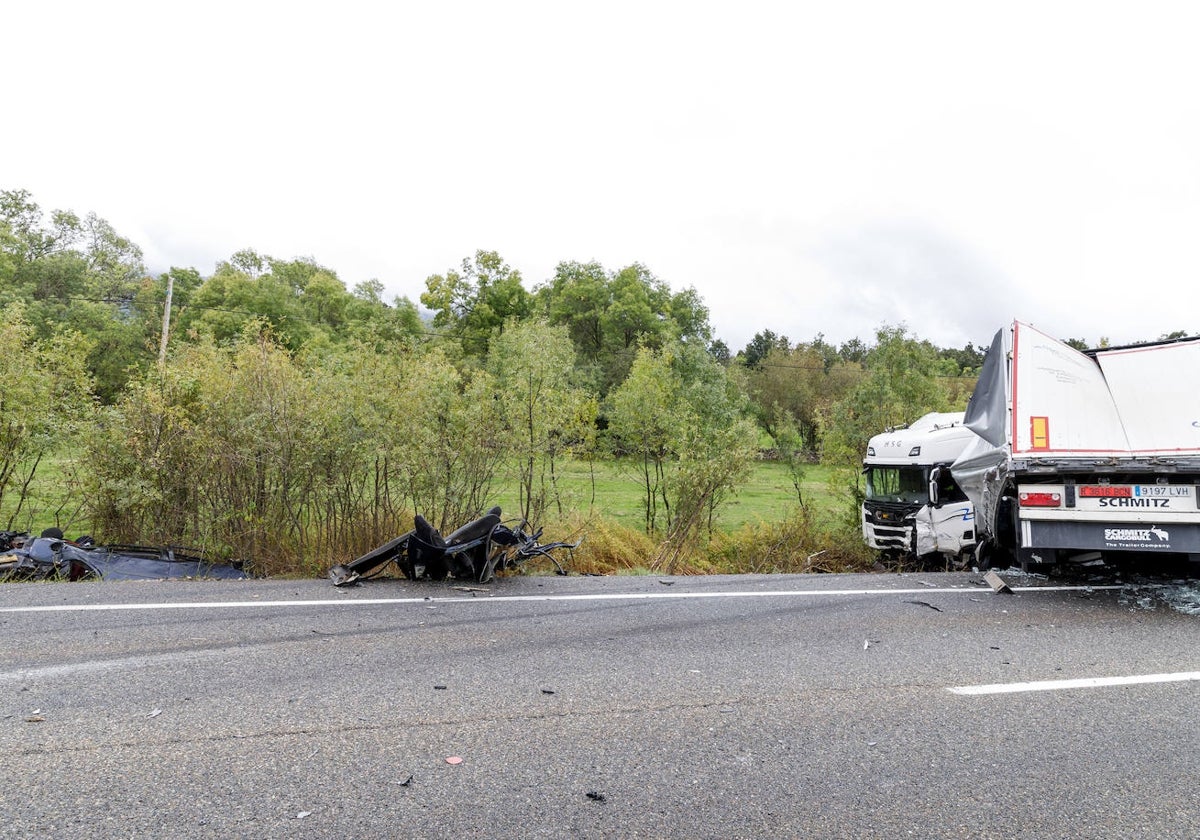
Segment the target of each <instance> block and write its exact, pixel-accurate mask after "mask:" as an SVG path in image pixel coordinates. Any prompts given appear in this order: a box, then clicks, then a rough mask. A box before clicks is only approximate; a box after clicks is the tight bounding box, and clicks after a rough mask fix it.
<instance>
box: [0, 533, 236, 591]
mask: <svg viewBox="0 0 1200 840" xmlns="http://www.w3.org/2000/svg"><path fill="white" fill-rule="evenodd" d="M247 577H249V575H248V574H246V572H244V571H243V570H242V568H241V565H240V563H237V562H230V563H217V562H213V561H211V560H208V559H206V558H205V557H203V556H201V555H200V553H199V552H197V551H195V550H194V549H183V548H179V547H177V546H161V547H157V546H156V547H152V546H139V545H96V544H95V543H94V542H93V540H92V539H91V538H90V537H79V538H78V539H75V540H67V539H64V538H63V535H62V532H61V531H59V530H58V529H57V528H47V529H46V530H45V531H43V532H42V533H41V536H38V537H31V536H30V535H29V534H27V533H14V532H12V531H0V581H21V580H69V581H76V580H162V579H165V578H222V579H225V580H230V579H243V578H247Z"/></svg>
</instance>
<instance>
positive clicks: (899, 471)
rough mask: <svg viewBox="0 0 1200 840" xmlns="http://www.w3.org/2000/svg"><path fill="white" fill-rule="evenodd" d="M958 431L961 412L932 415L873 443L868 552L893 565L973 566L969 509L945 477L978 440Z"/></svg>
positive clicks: (866, 512) (865, 523)
mask: <svg viewBox="0 0 1200 840" xmlns="http://www.w3.org/2000/svg"><path fill="white" fill-rule="evenodd" d="M962 423H963V413H962V412H957V413H937V412H933V413H930V414H926V415H925V416H923V417H921V418H920V419H919V420H916V421H915V422H913V423H911V424H910V425H908V426H904V427H902V428H895V429H888V430H887V431H885V432H883V433H882V434H878V435H875V437H873V438H871V440H870V442H869V444H868V445H867V456H866V458H864V459H863V474H864V476H865V477H866V496H865V498H864V499H863V504H862V532H863V539H865V540H866V542H867V545H869V546H870V547H871V548H873V549H876V550H878V551H880V552H883V553H884V554H886V555H890V556H893V557H906V558H928V557H930V556H932V555H939V554H940V555H942V556H943V557H944V558H945V559H946V560H948V561H951V562H957V563H964V562H967V561H969V560H970V559H971V558H972V556H973V553H974V550H975V510H974V506H973V505H972V504H971V502H970V500H969V499H968V498H967V496H966V494H965V493H963V491H962V490H961V489H960V488H959V486H958V484H957V483H956V482H955V480H954V478H953V476H951V474H950V464H952V463H954V461H955V460H956V459H957V458H958V456H959V455H960V454H962V452H963V450H964V449H965V448H966V447H967V446H968V444H970V443H971V442H972V441H973V440H974V439H975V433H974V432H972V431H971V430H970V429H968V428H966V427H965V426H963V425H962Z"/></svg>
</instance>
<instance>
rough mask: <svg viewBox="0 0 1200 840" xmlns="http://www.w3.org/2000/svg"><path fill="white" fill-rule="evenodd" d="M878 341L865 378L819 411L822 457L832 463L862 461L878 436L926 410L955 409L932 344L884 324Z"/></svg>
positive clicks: (872, 352) (867, 362)
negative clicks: (938, 375)
mask: <svg viewBox="0 0 1200 840" xmlns="http://www.w3.org/2000/svg"><path fill="white" fill-rule="evenodd" d="M875 340H876V343H875V345H874V346H873V347H872V348H871V350H870V351H868V353H867V358H866V375H865V377H864V378H863V379H861V380H860V381H859V382H858V383H857V384H856V385H855V387H854V388H853V390H851V391H850V392H849V393H848V394H847V395H846V396H845V397H844V398H843V399H841V400H839V401H838V402H837V403H835V404H833V405H832V406H830V407H829V408H828V409H827V410H825V411H823V412H821V414H820V416H819V422H820V425H821V430H822V456H823V459H825V460H827V461H828V462H830V463H834V464H841V465H844V466H856V465H857V464H858V463H859V462H860V461H861V459H862V455H863V452H864V451H865V450H866V445H867V441H868V440H869V439H870V438H871V436H872V435H875V434H878V433H879V432H881V431H882V430H883V429H885V428H887V427H889V426H899V425H901V424H904V423H908V422H910V421H912V420H915V419H917V418H918V417H920V416H921V415H923V414H925V413H926V412H929V411H948V410H950V409H951V408H952V404H951V402H950V397H949V394H948V392H947V390H946V388H945V387H944V386H943V384H942V383H941V382H939V380H938V378H937V375H936V370H937V365H938V358H937V352H936V349H935V348H934V347H933V346H932V345H930V344H929V343H928V342H921V341H918V340H917V339H915V338H913V337H911V336H910V335H909V334H908V330H907V328H906V327H904V326H894V327H893V326H886V325H885V326H882V327H880V328H879V329H878V330H877V331H876V333H875Z"/></svg>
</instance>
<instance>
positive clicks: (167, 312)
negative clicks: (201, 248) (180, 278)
mask: <svg viewBox="0 0 1200 840" xmlns="http://www.w3.org/2000/svg"><path fill="white" fill-rule="evenodd" d="M174 291H175V278H174V277H172V276H171V274H170V272H168V273H167V304H166V306H164V307H163V329H162V343H161V344H159V346H158V366H159V367H160V368H162V367H164V366H165V365H166V364H167V336H168V335H170V333H171V294H172V293H173V292H174Z"/></svg>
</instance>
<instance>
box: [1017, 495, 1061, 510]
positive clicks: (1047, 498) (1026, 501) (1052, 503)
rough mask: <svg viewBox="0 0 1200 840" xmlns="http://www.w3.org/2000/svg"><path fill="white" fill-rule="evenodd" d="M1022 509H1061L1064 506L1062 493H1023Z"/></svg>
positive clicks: (1021, 496) (1021, 497)
mask: <svg viewBox="0 0 1200 840" xmlns="http://www.w3.org/2000/svg"><path fill="white" fill-rule="evenodd" d="M1020 499H1021V507H1059V506H1060V505H1062V494H1061V493H1022V494H1021V495H1020Z"/></svg>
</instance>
